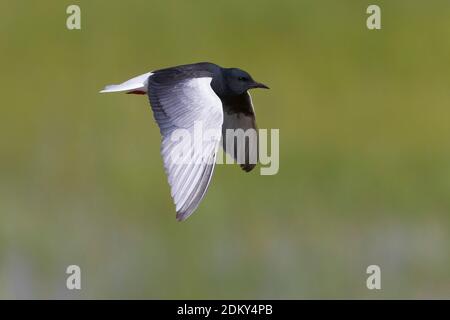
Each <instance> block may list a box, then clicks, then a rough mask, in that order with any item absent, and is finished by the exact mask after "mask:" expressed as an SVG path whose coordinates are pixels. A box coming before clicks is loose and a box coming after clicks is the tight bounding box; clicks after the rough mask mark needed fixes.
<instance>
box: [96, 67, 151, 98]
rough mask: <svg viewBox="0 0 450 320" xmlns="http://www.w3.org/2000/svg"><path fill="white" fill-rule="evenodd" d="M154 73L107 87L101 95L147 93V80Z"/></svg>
mask: <svg viewBox="0 0 450 320" xmlns="http://www.w3.org/2000/svg"><path fill="white" fill-rule="evenodd" d="M152 74H153V73H151V72H147V73H145V74H141V75H140V76H137V77H134V78H132V79H130V80H127V81H125V82H123V83H121V84H111V85H108V86H106V87H105V88H104V89H103V90H102V91H100V93H108V92H122V91H126V92H131V91H140V92H144V93H145V92H147V80H148V77H150V76H151V75H152Z"/></svg>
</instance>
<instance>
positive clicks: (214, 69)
mask: <svg viewBox="0 0 450 320" xmlns="http://www.w3.org/2000/svg"><path fill="white" fill-rule="evenodd" d="M220 69H221V68H220V67H219V66H218V65H216V64H214V63H211V62H199V63H192V64H184V65H179V66H175V67H169V68H164V69H159V70H156V71H153V75H152V77H151V80H152V82H157V83H168V82H178V81H183V80H187V79H193V78H204V77H211V78H213V77H214V76H215V75H216V74H217V73H219V72H220Z"/></svg>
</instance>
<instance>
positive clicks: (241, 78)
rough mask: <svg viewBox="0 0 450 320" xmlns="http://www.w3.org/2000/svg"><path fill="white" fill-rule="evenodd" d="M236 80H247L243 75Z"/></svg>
mask: <svg viewBox="0 0 450 320" xmlns="http://www.w3.org/2000/svg"><path fill="white" fill-rule="evenodd" d="M238 80H239V81H247V78H245V77H239V78H238Z"/></svg>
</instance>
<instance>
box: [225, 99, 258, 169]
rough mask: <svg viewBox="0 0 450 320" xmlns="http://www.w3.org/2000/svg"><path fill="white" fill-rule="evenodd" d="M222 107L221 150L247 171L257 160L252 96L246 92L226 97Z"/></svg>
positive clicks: (256, 134) (256, 133)
mask: <svg viewBox="0 0 450 320" xmlns="http://www.w3.org/2000/svg"><path fill="white" fill-rule="evenodd" d="M223 109H224V119H223V126H222V146H223V150H225V152H227V153H228V154H230V155H231V156H232V157H233V158H234V159H235V160H237V162H238V164H239V165H240V166H241V168H242V169H243V170H244V171H246V172H249V171H251V170H252V169H253V168H254V167H255V166H256V163H257V162H258V132H257V131H256V119H255V111H254V109H253V104H252V98H251V96H250V94H249V93H248V92H245V93H243V94H241V95H239V96H234V97H229V98H226V99H224V100H223ZM227 130H228V133H227ZM230 130H231V131H230Z"/></svg>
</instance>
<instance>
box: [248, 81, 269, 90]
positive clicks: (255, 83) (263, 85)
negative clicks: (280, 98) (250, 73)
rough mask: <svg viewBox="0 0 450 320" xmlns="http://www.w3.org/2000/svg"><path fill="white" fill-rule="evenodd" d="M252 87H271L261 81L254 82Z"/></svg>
mask: <svg viewBox="0 0 450 320" xmlns="http://www.w3.org/2000/svg"><path fill="white" fill-rule="evenodd" d="M250 88H251V89H253V88H261V89H269V87H268V86H266V85H265V84H264V83H260V82H253V83H252V84H251V86H250Z"/></svg>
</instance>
